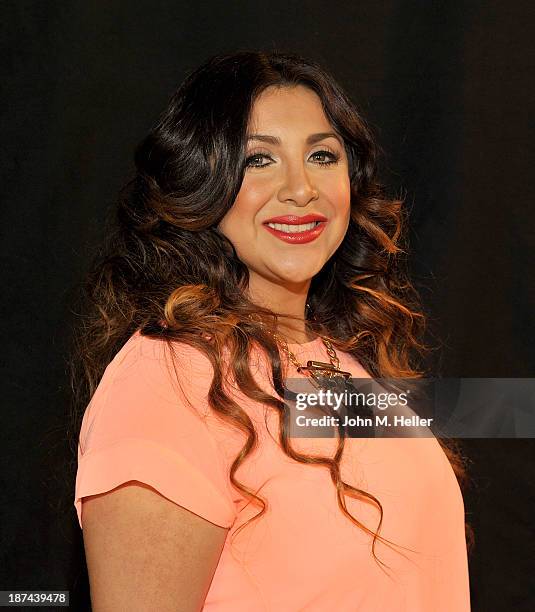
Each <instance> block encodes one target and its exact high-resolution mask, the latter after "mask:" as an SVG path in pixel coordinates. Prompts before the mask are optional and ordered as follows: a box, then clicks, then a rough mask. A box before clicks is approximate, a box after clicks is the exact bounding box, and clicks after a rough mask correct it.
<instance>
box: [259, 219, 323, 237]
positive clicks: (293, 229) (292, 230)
mask: <svg viewBox="0 0 535 612" xmlns="http://www.w3.org/2000/svg"><path fill="white" fill-rule="evenodd" d="M319 223H320V222H319V221H313V222H312V223H304V224H302V225H288V224H286V223H268V225H269V227H271V228H272V229H276V230H279V231H280V232H286V233H288V234H297V233H299V232H306V231H308V230H311V229H314V228H315V227H316V225H318V224H319Z"/></svg>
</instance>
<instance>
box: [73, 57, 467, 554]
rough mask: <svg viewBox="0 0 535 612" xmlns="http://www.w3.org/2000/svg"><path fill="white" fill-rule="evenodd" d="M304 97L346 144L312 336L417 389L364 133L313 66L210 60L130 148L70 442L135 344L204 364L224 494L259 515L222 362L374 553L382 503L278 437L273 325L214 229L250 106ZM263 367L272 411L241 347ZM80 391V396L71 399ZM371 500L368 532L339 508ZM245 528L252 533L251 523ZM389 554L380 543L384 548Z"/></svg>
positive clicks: (332, 464)
mask: <svg viewBox="0 0 535 612" xmlns="http://www.w3.org/2000/svg"><path fill="white" fill-rule="evenodd" d="M295 85H303V86H306V87H308V88H310V89H311V90H312V91H314V92H315V93H316V94H317V95H318V96H319V99H320V100H321V103H322V105H323V109H324V112H325V114H326V117H327V118H328V120H329V121H330V123H331V124H332V126H333V128H334V129H335V130H336V132H337V133H338V134H339V135H340V136H341V137H342V138H343V141H344V144H345V149H346V152H347V157H348V163H349V175H350V184H351V219H350V224H349V228H348V230H347V234H346V236H345V238H344V241H343V243H342V244H341V245H340V247H339V248H338V250H337V252H336V253H335V254H334V255H333V256H332V257H331V259H330V260H329V261H328V262H327V263H326V264H325V266H324V267H323V269H322V270H321V271H320V272H319V273H318V274H317V275H316V276H315V277H314V278H313V279H312V282H311V286H310V291H309V294H308V302H309V304H310V309H311V311H312V313H313V315H314V317H313V319H312V318H310V319H309V320H308V321H307V325H308V329H309V330H310V331H312V332H314V333H316V334H320V335H323V336H326V337H327V338H329V339H330V340H331V341H332V343H333V344H334V346H335V347H336V348H337V349H340V350H342V351H347V352H349V353H350V354H351V355H353V356H354V357H355V358H356V359H357V360H358V361H359V362H360V363H361V364H362V366H363V367H364V368H365V369H366V370H367V372H368V373H369V374H370V375H371V376H372V377H400V378H418V377H421V376H422V375H423V374H424V371H423V369H422V368H421V367H420V366H419V365H418V364H419V362H421V357H422V355H423V353H424V351H425V349H426V347H425V346H424V345H423V344H422V342H421V340H420V338H421V336H422V332H423V330H424V326H425V318H424V316H423V314H422V313H421V312H420V308H419V306H418V303H419V302H418V297H417V294H416V292H415V290H414V288H413V287H412V285H411V283H410V282H409V281H408V279H407V276H406V274H405V272H404V268H405V255H406V244H405V241H406V237H405V232H404V230H405V226H406V224H405V220H406V217H405V212H404V209H403V207H402V202H401V201H400V200H399V199H389V198H388V197H386V196H385V194H384V192H383V189H382V188H381V186H380V185H379V183H378V180H377V159H376V158H377V148H376V145H375V143H374V139H373V137H372V134H371V133H370V130H369V129H368V127H367V126H366V124H365V122H364V120H363V119H362V117H361V116H360V115H359V113H358V112H357V111H356V110H355V107H354V106H353V104H352V103H351V101H350V100H349V98H348V97H347V95H346V94H345V93H344V91H343V90H342V89H341V88H340V86H339V85H338V84H337V83H336V82H335V80H334V79H333V78H332V77H331V76H330V75H329V74H328V73H327V72H325V71H324V70H323V69H321V68H320V67H319V66H318V65H317V64H315V63H314V62H311V61H308V60H305V59H303V58H300V57H297V56H295V55H291V54H279V53H263V52H256V51H240V52H237V53H233V54H229V55H222V56H216V57H214V58H212V59H210V60H209V61H208V62H206V63H205V64H204V65H203V66H201V67H200V68H198V69H197V70H195V71H194V72H193V73H192V74H191V75H190V76H189V77H188V78H186V80H185V81H184V82H183V84H182V85H181V86H180V88H179V89H178V90H177V92H176V93H175V94H174V95H173V96H172V98H171V100H170V102H169V104H168V106H167V108H166V109H165V111H164V112H163V114H162V115H161V117H160V119H159V120H158V122H157V123H156V125H155V126H154V127H153V129H152V130H151V131H150V133H149V134H148V135H147V137H146V138H144V140H143V141H142V142H141V143H140V144H139V146H138V147H137V150H136V153H135V166H136V170H135V174H134V176H133V178H132V179H131V180H130V181H129V182H128V184H127V185H126V186H125V188H124V189H123V191H122V193H121V197H120V199H119V205H118V208H117V217H116V223H115V224H114V227H113V228H112V230H111V231H110V232H109V234H108V240H107V242H106V244H105V245H103V248H102V252H101V253H100V254H99V256H98V257H97V259H96V261H95V262H94V265H93V267H92V270H91V272H90V274H89V275H88V277H87V279H86V282H85V286H84V290H83V292H82V294H81V302H82V303H83V305H84V312H83V318H82V323H81V324H80V325H79V326H78V328H77V329H76V330H75V332H74V339H75V341H74V345H75V348H74V349H73V351H74V353H73V358H72V381H73V385H72V386H73V393H74V405H75V410H74V420H75V426H74V431H75V432H78V431H79V425H80V421H81V418H82V415H83V411H84V409H85V407H86V405H87V403H88V401H89V399H90V398H91V396H92V395H93V393H94V391H95V389H96V387H97V385H98V383H99V381H100V379H101V377H102V374H103V372H104V369H105V368H106V366H107V365H108V363H109V362H110V361H111V360H112V358H113V357H114V355H115V354H116V353H117V352H118V351H119V350H120V348H121V347H122V346H123V345H124V343H125V342H126V341H127V340H128V338H129V337H130V336H131V335H132V333H133V332H135V331H136V330H138V329H139V330H141V333H142V334H143V335H146V336H149V337H152V338H158V339H161V340H163V341H166V342H168V343H169V346H170V347H171V346H172V345H173V346H176V344H175V343H177V342H178V343H185V344H188V345H190V346H192V347H194V348H196V349H198V350H199V351H201V352H202V353H204V354H205V355H206V356H207V357H208V359H209V360H210V363H211V364H212V367H213V370H214V376H213V380H212V383H211V386H210V389H209V391H208V399H209V404H210V407H211V409H212V410H213V411H214V412H215V413H216V414H217V415H219V416H220V417H221V418H222V419H224V420H225V421H227V422H229V423H230V424H232V426H234V427H236V428H238V429H239V430H241V431H242V432H243V433H244V436H245V441H244V445H243V448H242V450H241V452H240V453H239V455H238V456H237V457H236V459H235V460H234V462H233V464H232V466H231V469H230V481H231V482H232V484H233V486H234V487H236V488H237V489H238V490H239V491H240V492H241V493H242V494H243V495H245V496H246V497H248V498H249V499H250V500H251V501H253V502H254V503H257V504H258V505H259V506H260V507H261V511H260V512H259V514H257V515H256V516H255V517H253V518H254V519H256V518H258V517H260V516H261V515H262V514H263V513H264V512H265V509H266V500H263V499H262V498H261V497H259V496H258V495H256V494H255V493H254V492H253V491H251V490H249V489H248V488H246V487H245V486H244V485H243V484H241V483H240V482H239V481H238V480H237V479H236V471H237V469H238V466H239V465H240V464H241V462H243V461H244V460H246V459H247V457H248V455H249V454H250V453H251V451H252V450H253V449H254V448H255V446H256V445H257V433H256V431H255V428H254V426H253V423H252V422H251V420H250V418H249V417H248V415H247V414H246V412H245V411H244V410H243V409H242V408H241V407H240V406H239V405H238V404H237V403H236V402H234V401H233V400H232V399H231V398H230V397H229V396H228V395H227V394H226V393H225V390H224V385H223V381H224V377H225V372H224V371H223V368H224V360H223V359H222V358H221V356H222V350H223V349H224V347H227V348H228V349H229V351H230V353H229V354H230V359H229V364H228V367H229V368H230V369H231V374H232V376H233V377H234V379H235V381H236V383H237V384H238V386H239V388H240V389H241V391H242V392H243V393H244V394H245V395H246V396H247V397H249V398H251V399H252V400H255V401H258V402H262V403H263V404H267V405H269V406H271V407H272V408H273V409H274V410H276V411H277V412H278V414H279V418H280V434H279V436H280V437H279V440H280V444H281V447H282V449H283V450H284V452H285V453H286V454H287V455H288V456H289V457H291V458H292V459H294V460H295V461H298V462H301V463H304V464H315V465H321V466H324V467H325V468H326V469H328V470H329V472H330V475H331V478H332V481H333V483H334V486H335V487H336V492H337V498H338V504H339V507H340V509H341V511H342V512H343V513H344V514H345V515H346V516H347V517H348V518H349V519H350V520H351V521H352V522H353V523H354V524H355V525H357V526H359V527H360V528H362V529H364V530H365V531H368V532H369V533H370V534H373V543H372V553H373V554H374V556H375V550H374V546H375V542H376V539H377V538H379V539H381V540H383V538H381V537H380V535H379V530H380V527H381V522H382V514H383V510H382V506H381V503H380V501H379V500H378V499H376V498H375V497H374V496H373V495H371V494H370V493H367V492H366V491H364V490H360V489H357V488H355V487H353V486H351V485H349V484H348V483H346V482H344V481H343V480H342V478H341V471H340V460H341V457H342V453H343V448H344V438H343V437H341V438H340V440H339V443H338V449H337V451H336V453H335V456H334V457H318V456H308V455H302V454H300V453H298V452H297V451H296V450H294V449H293V448H292V446H291V444H290V440H289V438H288V435H287V432H286V431H285V426H284V414H285V410H287V406H286V405H285V403H284V401H282V399H281V398H282V397H283V394H284V376H283V374H284V372H283V363H282V354H281V353H280V352H279V347H278V345H277V343H276V342H275V341H274V340H273V338H272V336H271V335H270V334H269V330H275V329H276V323H277V313H274V312H272V311H270V310H268V309H265V308H260V307H259V306H257V305H256V304H254V303H252V302H251V301H249V300H248V299H247V297H246V295H245V290H246V288H247V286H248V278H249V275H248V270H247V267H246V266H245V265H244V264H243V263H242V262H241V261H240V260H239V259H238V257H237V255H236V252H235V250H234V247H233V245H232V244H231V243H230V241H229V240H227V239H226V238H225V236H223V235H222V234H221V233H220V232H219V231H218V229H217V225H218V223H219V222H220V221H221V219H222V218H223V216H224V215H225V213H226V212H227V211H228V210H229V209H230V208H231V207H232V205H233V203H234V201H235V199H236V196H237V194H238V192H239V190H240V185H241V183H242V180H243V173H244V167H245V146H244V143H245V139H246V134H247V128H248V120H249V116H250V112H251V108H252V105H253V103H254V101H255V99H256V98H257V97H258V95H259V94H260V93H261V92H262V91H264V90H265V89H266V88H267V87H270V86H276V87H291V86H295ZM253 342H256V343H257V345H258V346H259V347H260V348H261V349H262V350H264V351H265V353H266V354H267V356H268V357H269V360H270V362H271V368H272V371H271V373H270V376H271V378H272V381H273V386H274V390H275V391H276V392H277V394H278V397H275V396H271V395H269V394H266V393H265V392H264V391H262V390H261V389H260V388H259V386H258V385H257V383H256V381H255V379H254V378H253V376H252V374H251V371H250V368H249V354H250V348H251V346H252V343H253ZM82 383H83V384H82ZM439 442H440V443H441V445H442V447H443V448H444V450H445V452H446V454H447V456H448V458H449V460H450V462H451V464H452V466H453V469H454V471H455V473H456V475H457V477H458V479H459V481H460V482H461V484H462V483H463V479H464V476H465V469H464V464H463V458H462V455H461V454H460V452H459V450H458V449H457V448H456V446H455V443H454V442H453V441H450V442H449V443H446V442H445V441H443V440H442V441H440V440H439ZM346 496H351V497H355V498H360V499H366V500H368V501H371V502H372V503H374V504H375V505H376V506H377V508H378V509H379V513H380V521H379V523H378V527H377V530H376V531H375V532H372V531H370V530H369V529H368V528H367V527H365V526H364V525H363V524H362V523H361V522H360V521H358V520H357V519H356V518H355V517H353V516H352V515H351V514H350V513H349V511H348V510H347V507H346V502H345V497H346ZM250 520H253V519H250ZM383 541H386V540H383Z"/></svg>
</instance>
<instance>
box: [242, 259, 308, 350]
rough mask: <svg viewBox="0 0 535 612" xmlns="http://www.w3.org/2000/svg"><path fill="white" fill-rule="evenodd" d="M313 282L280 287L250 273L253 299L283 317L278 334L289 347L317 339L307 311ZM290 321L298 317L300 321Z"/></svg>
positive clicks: (250, 295) (249, 291)
mask: <svg viewBox="0 0 535 612" xmlns="http://www.w3.org/2000/svg"><path fill="white" fill-rule="evenodd" d="M309 287H310V280H307V281H303V282H301V283H286V284H278V283H274V282H271V281H269V280H267V279H265V278H263V277H260V276H259V275H257V274H256V273H254V272H253V271H250V273H249V288H248V295H249V299H250V300H251V301H253V302H255V303H256V304H258V305H260V306H262V307H264V308H269V309H270V310H272V311H273V312H276V313H277V314H278V315H279V320H278V325H277V334H278V335H279V336H281V337H283V338H284V339H285V340H286V342H288V343H289V344H304V343H305V342H310V341H311V340H314V338H315V337H316V336H315V334H313V333H311V332H310V331H309V329H308V326H307V324H306V320H305V308H306V301H307V296H308V290H309ZM290 317H298V318H297V319H294V318H290Z"/></svg>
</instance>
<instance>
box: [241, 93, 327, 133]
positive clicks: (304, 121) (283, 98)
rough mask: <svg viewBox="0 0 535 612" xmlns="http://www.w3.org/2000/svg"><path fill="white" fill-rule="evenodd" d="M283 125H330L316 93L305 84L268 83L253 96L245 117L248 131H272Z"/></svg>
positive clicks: (310, 129) (317, 127) (313, 128)
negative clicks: (247, 119) (278, 84)
mask: <svg viewBox="0 0 535 612" xmlns="http://www.w3.org/2000/svg"><path fill="white" fill-rule="evenodd" d="M286 128H291V129H294V130H295V129H303V130H306V131H307V132H314V131H326V130H327V129H330V128H331V125H330V123H329V120H328V119H327V117H326V115H325V113H324V111H323V107H322V104H321V100H320V98H319V96H318V95H317V94H316V93H315V92H313V91H312V90H311V89H309V88H308V87H305V86H303V85H297V86H291V87H289V86H284V87H268V88H267V89H265V90H264V91H263V92H262V93H261V94H260V95H259V96H258V98H257V99H256V100H255V102H254V104H253V107H252V109H251V116H250V118H249V131H250V132H260V131H261V132H262V133H267V132H268V131H269V132H271V133H275V132H276V131H280V130H281V129H286Z"/></svg>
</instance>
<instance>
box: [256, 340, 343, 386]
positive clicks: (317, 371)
mask: <svg viewBox="0 0 535 612" xmlns="http://www.w3.org/2000/svg"><path fill="white" fill-rule="evenodd" d="M268 333H269V334H270V335H272V336H273V337H274V338H275V339H276V340H278V341H279V342H280V344H281V345H282V349H283V351H284V352H285V353H286V354H287V355H288V357H289V358H290V361H291V362H292V363H293V364H294V366H295V367H296V368H297V371H298V372H299V373H300V374H304V375H305V376H308V377H310V378H311V379H312V381H313V382H315V383H317V385H316V386H318V385H320V384H321V382H322V381H321V378H322V377H323V378H327V379H329V380H331V379H333V378H338V379H339V378H343V379H344V380H347V379H348V378H351V372H344V371H343V370H341V369H340V359H339V358H338V355H337V354H336V351H335V350H334V346H333V345H332V344H331V342H330V340H328V339H327V338H324V337H323V336H320V338H321V341H322V342H323V344H324V345H325V348H326V349H327V355H328V356H329V360H330V363H325V362H324V361H307V364H306V366H304V365H303V364H301V363H300V362H299V360H298V359H297V357H296V356H295V355H294V353H292V351H291V350H290V349H289V348H288V343H287V342H286V340H285V339H284V338H282V337H281V336H279V335H278V334H277V333H275V332H268Z"/></svg>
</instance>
